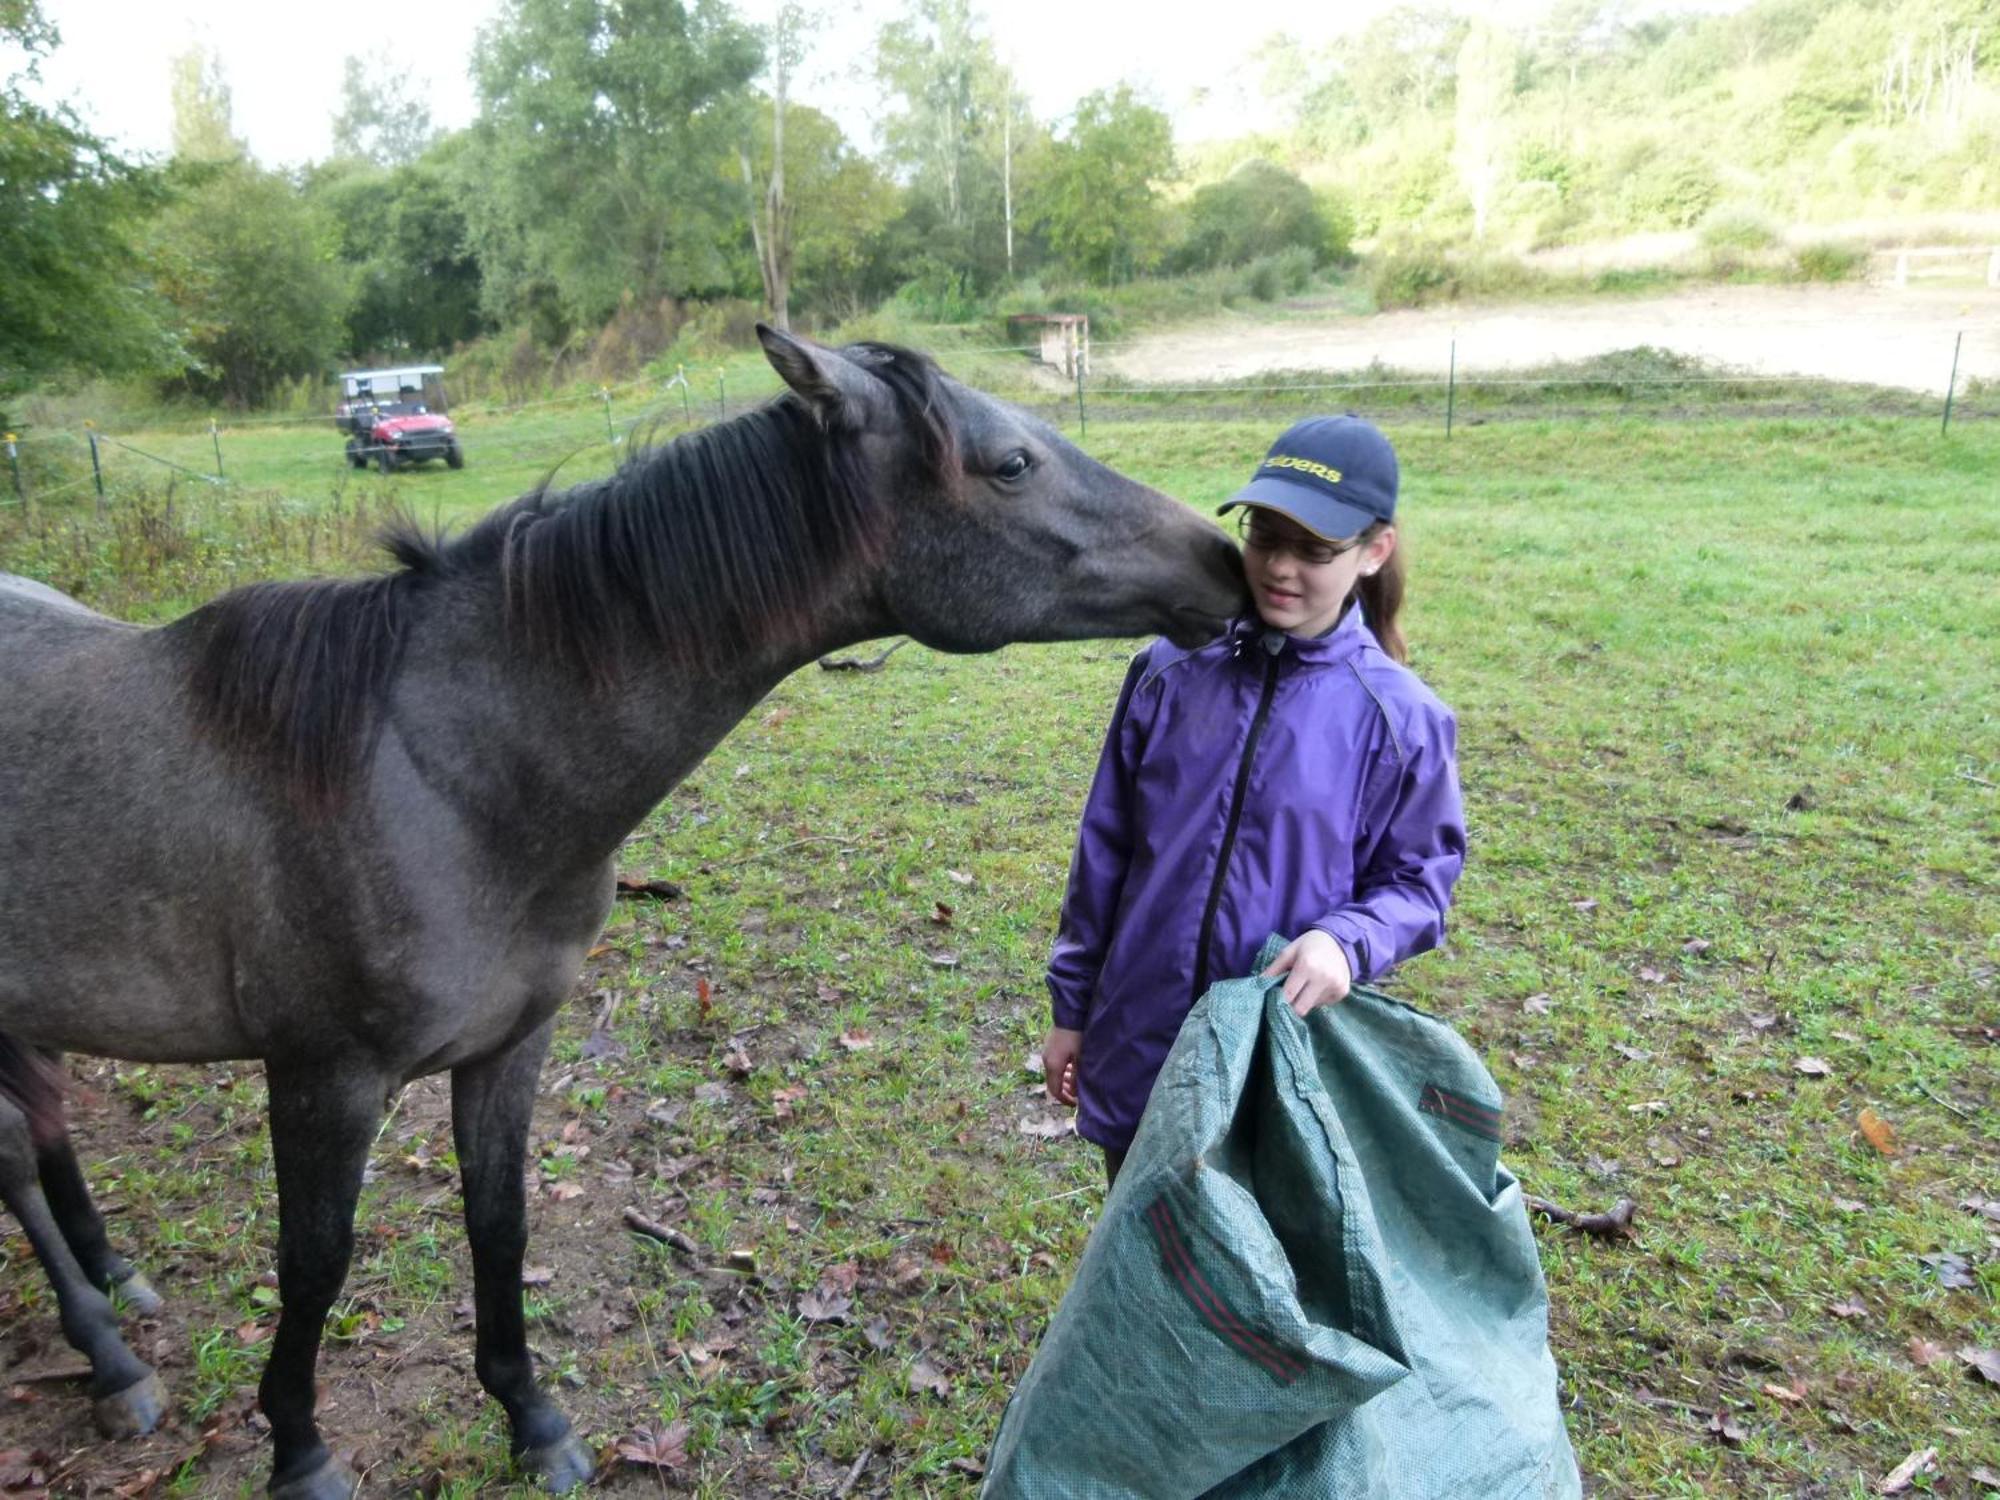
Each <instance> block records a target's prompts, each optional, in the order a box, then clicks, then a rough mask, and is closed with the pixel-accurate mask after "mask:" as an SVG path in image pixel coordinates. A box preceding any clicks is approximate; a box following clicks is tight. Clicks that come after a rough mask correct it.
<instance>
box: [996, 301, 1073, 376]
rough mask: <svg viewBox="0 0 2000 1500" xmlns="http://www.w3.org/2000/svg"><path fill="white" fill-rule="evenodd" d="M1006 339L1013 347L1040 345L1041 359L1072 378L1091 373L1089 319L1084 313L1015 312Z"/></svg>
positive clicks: (1008, 323) (1009, 323)
mask: <svg viewBox="0 0 2000 1500" xmlns="http://www.w3.org/2000/svg"><path fill="white" fill-rule="evenodd" d="M1007 341H1008V342H1009V343H1010V344H1013V345H1015V346H1016V347H1029V346H1033V345H1035V344H1039V345H1040V349H1041V360H1042V363H1043V364H1045V365H1053V366H1054V367H1055V368H1056V369H1058V370H1061V371H1062V372H1063V374H1064V375H1065V376H1067V377H1068V378H1069V379H1071V380H1075V379H1076V378H1077V377H1078V376H1080V375H1088V374H1089V373H1090V318H1089V316H1088V315H1087V314H1085V313H1014V314H1012V315H1011V316H1009V317H1008V319H1007Z"/></svg>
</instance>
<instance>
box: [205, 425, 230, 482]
mask: <svg viewBox="0 0 2000 1500" xmlns="http://www.w3.org/2000/svg"><path fill="white" fill-rule="evenodd" d="M208 436H209V440H210V441H211V442H213V443H214V444H215V477H216V478H217V479H224V478H227V477H228V476H227V475H225V474H224V473H223V472H222V434H221V433H220V432H218V431H216V428H215V418H213V417H210V418H209V419H208Z"/></svg>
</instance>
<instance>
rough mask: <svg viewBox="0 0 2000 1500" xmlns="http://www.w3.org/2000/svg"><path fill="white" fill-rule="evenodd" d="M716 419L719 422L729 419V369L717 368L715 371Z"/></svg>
mask: <svg viewBox="0 0 2000 1500" xmlns="http://www.w3.org/2000/svg"><path fill="white" fill-rule="evenodd" d="M715 420H716V421H718V422H726V421H728V420H729V372H728V371H727V370H717V371H716V372H715Z"/></svg>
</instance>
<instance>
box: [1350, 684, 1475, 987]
mask: <svg viewBox="0 0 2000 1500" xmlns="http://www.w3.org/2000/svg"><path fill="white" fill-rule="evenodd" d="M1457 754H1458V727H1457V724H1456V723H1455V722H1454V721H1453V719H1452V717H1451V715H1450V714H1449V713H1448V712H1444V711H1435V712H1433V713H1430V714H1423V715H1416V716H1413V717H1412V720H1411V723H1410V725H1409V727H1408V729H1407V730H1406V731H1405V739H1404V743H1403V747H1402V753H1401V754H1400V755H1399V756H1397V757H1396V758H1395V759H1394V760H1393V761H1391V762H1389V763H1388V765H1387V766H1386V767H1385V774H1384V775H1382V776H1380V777H1376V778H1371V786H1370V798H1369V802H1370V805H1369V807H1368V808H1367V809H1366V810H1365V815H1364V818H1365V822H1366V824H1367V825H1368V826H1370V827H1371V828H1372V829H1373V830H1374V835H1373V839H1372V845H1371V847H1370V848H1369V849H1368V850H1367V852H1366V854H1365V855H1364V857H1363V862H1362V864H1361V866H1360V868H1359V869H1358V870H1357V871H1356V873H1355V880H1354V897H1353V899H1352V900H1350V901H1347V902H1345V903H1343V904H1342V905H1340V906H1337V907H1335V908H1334V909H1333V910H1332V911H1331V912H1329V913H1327V915H1326V916H1325V917H1323V918H1322V919H1321V920H1319V921H1317V922H1315V923H1313V926H1315V927H1317V928H1318V929H1319V930H1320V931H1322V932H1324V933H1326V934H1328V935H1329V936H1331V937H1332V938H1333V939H1334V941H1336V942H1338V943H1339V944H1340V946H1341V947H1342V948H1344V949H1345V950H1346V952H1347V958H1348V964H1349V966H1350V967H1351V968H1352V970H1353V973H1354V980H1355V983H1357V984H1360V983H1364V982H1366V981H1368V980H1371V979H1375V978H1377V977H1379V976H1380V975H1382V974H1384V973H1386V972H1388V971H1389V970H1390V969H1392V968H1394V967H1395V966H1396V965H1397V964H1399V963H1401V962H1402V961H1403V960H1404V959H1406V958H1413V957H1415V956H1416V955H1417V954H1419V953H1426V952H1428V951H1429V950H1431V949H1432V948H1435V947H1436V946H1437V945H1438V944H1439V943H1441V942H1443V941H1444V915H1445V911H1446V909H1447V908H1448V907H1449V906H1450V905H1451V891H1452V887H1453V885H1455V884H1456V883H1457V881H1458V873H1459V871H1460V870H1461V869H1463V868H1464V867H1465V810H1464V806H1463V804H1462V803H1461V802H1460V800H1459V792H1458V760H1457Z"/></svg>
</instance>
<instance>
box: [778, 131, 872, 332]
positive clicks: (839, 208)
mask: <svg viewBox="0 0 2000 1500" xmlns="http://www.w3.org/2000/svg"><path fill="white" fill-rule="evenodd" d="M772 137H773V132H772V129H771V117H770V115H769V114H764V115H762V116H761V117H760V119H759V122H758V129H757V130H756V132H755V139H754V140H753V142H752V145H751V147H750V158H751V163H752V168H753V175H754V177H755V179H756V180H757V181H766V180H768V179H769V178H770V177H771V176H772V175H773V174H772V154H773V152H772V148H773V139H772ZM784 181H785V205H786V213H787V218H786V224H787V228H788V232H789V234H790V241H791V245H790V253H791V259H790V263H789V282H788V287H789V292H790V297H789V303H790V304H791V305H792V306H803V307H810V308H815V309H838V310H839V311H841V312H846V313H851V312H854V311H857V310H859V309H860V307H861V306H862V305H863V304H864V303H865V302H867V301H869V300H871V299H874V298H879V297H882V296H886V295H887V294H888V293H890V292H892V291H894V290H895V288H896V286H897V285H898V282H899V278H897V277H896V276H895V275H894V274H893V272H892V271H890V270H889V269H888V268H887V267H886V266H885V265H884V261H885V259H886V258H887V257H886V255H885V251H886V240H885V237H886V232H887V230H888V227H889V225H890V224H891V222H892V221H893V220H894V219H895V217H896V214H897V212H898V210H899V209H900V207H901V199H900V195H899V194H898V193H897V191H896V186H895V184H894V183H892V182H891V181H890V180H889V179H888V177H887V176H886V175H885V174H884V172H883V171H882V169H881V167H880V166H879V165H877V164H876V163H875V162H874V161H873V160H871V159H870V158H869V157H867V156H864V155H863V154H862V153H861V152H859V151H857V150H856V149H855V148H854V147H853V145H852V144H851V143H850V142H849V141H848V139H847V138H846V136H844V135H842V134H841V130H840V126H839V125H838V124H836V123H835V122H834V121H833V120H832V119H831V118H829V117H828V116H826V115H823V114H821V113H820V112H819V111H818V110H816V109H813V108H811V107H809V106H807V105H803V104H793V105H791V106H790V107H789V108H788V109H787V110H786V112H785V169H784ZM753 248H754V241H753Z"/></svg>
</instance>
